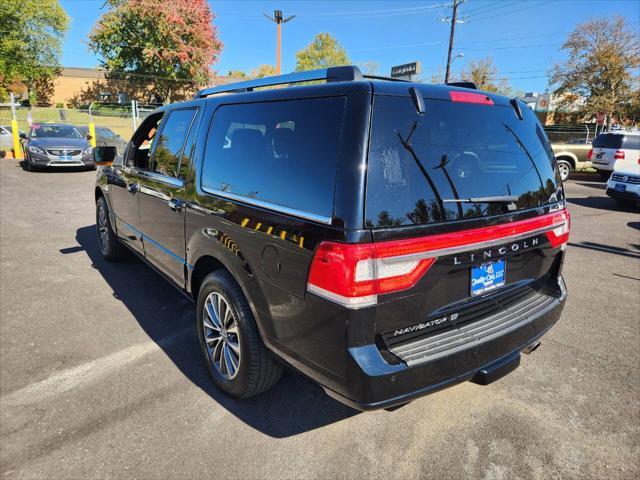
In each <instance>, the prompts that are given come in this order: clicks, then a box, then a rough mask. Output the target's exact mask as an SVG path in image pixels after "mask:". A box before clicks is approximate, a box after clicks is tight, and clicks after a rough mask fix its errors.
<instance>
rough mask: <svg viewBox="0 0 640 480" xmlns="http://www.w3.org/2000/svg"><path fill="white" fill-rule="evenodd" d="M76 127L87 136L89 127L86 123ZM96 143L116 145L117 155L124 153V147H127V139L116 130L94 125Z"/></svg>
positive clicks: (104, 145)
mask: <svg viewBox="0 0 640 480" xmlns="http://www.w3.org/2000/svg"><path fill="white" fill-rule="evenodd" d="M76 129H77V130H78V131H79V132H80V133H81V134H82V135H83V136H85V137H88V136H89V127H88V126H86V125H78V126H76ZM95 131H96V145H97V146H101V147H107V146H113V147H116V151H117V153H118V155H124V149H125V148H127V141H126V140H125V139H124V138H122V137H121V136H120V135H118V134H117V133H116V132H114V131H113V130H111V129H110V128H107V127H95Z"/></svg>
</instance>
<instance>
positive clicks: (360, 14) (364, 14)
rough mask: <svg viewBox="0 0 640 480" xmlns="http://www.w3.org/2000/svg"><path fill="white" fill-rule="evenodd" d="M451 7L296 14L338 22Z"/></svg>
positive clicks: (221, 12)
mask: <svg viewBox="0 0 640 480" xmlns="http://www.w3.org/2000/svg"><path fill="white" fill-rule="evenodd" d="M448 6H451V3H438V4H434V5H424V6H420V7H407V8H391V9H384V10H352V11H348V12H306V13H302V14H298V15H299V16H300V17H303V18H304V17H316V18H323V17H324V18H333V19H335V20H340V19H344V18H349V19H353V18H376V17H383V16H401V15H416V14H420V13H427V12H429V11H431V10H434V9H436V8H441V7H448ZM223 15H237V16H243V17H254V16H256V14H254V13H248V12H239V11H220V10H219V11H218V12H216V16H217V17H220V16H223Z"/></svg>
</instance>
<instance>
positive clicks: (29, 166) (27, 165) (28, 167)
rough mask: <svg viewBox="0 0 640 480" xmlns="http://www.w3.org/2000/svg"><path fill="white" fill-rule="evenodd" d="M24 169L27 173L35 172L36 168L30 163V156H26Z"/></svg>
mask: <svg viewBox="0 0 640 480" xmlns="http://www.w3.org/2000/svg"><path fill="white" fill-rule="evenodd" d="M24 169H25V170H26V171H27V172H33V170H34V168H33V165H32V164H31V162H30V161H29V155H25V156H24Z"/></svg>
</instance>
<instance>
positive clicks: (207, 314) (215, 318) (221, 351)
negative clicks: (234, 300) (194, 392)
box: [202, 292, 242, 380]
mask: <svg viewBox="0 0 640 480" xmlns="http://www.w3.org/2000/svg"><path fill="white" fill-rule="evenodd" d="M202 316H203V318H202V324H203V327H204V329H203V332H204V341H205V344H206V346H207V353H208V354H209V360H210V361H211V363H212V364H213V366H214V367H215V369H216V370H217V371H218V373H219V374H220V376H222V377H223V378H224V379H226V380H233V379H234V378H235V377H236V376H237V375H238V371H239V370H240V361H241V358H242V355H241V349H240V332H239V330H238V323H237V321H236V318H235V316H234V315H233V311H232V310H231V306H230V305H229V303H228V302H227V300H226V299H225V298H224V297H223V296H222V295H221V294H220V293H218V292H211V293H210V294H209V295H208V296H207V299H206V300H205V302H204V311H203V314H202Z"/></svg>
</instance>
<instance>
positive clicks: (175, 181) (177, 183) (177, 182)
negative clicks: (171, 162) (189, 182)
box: [136, 169, 185, 188]
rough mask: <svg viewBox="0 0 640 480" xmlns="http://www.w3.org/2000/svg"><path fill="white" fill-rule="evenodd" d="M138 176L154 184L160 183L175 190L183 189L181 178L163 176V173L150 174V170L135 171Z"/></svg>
mask: <svg viewBox="0 0 640 480" xmlns="http://www.w3.org/2000/svg"><path fill="white" fill-rule="evenodd" d="M136 171H137V173H138V175H140V176H141V177H144V178H148V179H149V180H153V181H155V182H162V183H166V184H167V185H170V186H172V187H176V188H182V187H184V183H185V182H184V180H183V179H182V178H175V177H172V176H170V175H165V174H163V173H158V172H152V171H150V170H140V169H136Z"/></svg>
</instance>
